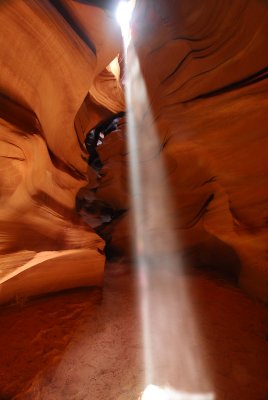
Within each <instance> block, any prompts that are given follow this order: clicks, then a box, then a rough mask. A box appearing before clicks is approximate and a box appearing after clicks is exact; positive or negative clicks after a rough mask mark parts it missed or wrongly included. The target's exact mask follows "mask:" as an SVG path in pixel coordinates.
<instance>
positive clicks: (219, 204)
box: [133, 0, 268, 300]
mask: <svg viewBox="0 0 268 400" xmlns="http://www.w3.org/2000/svg"><path fill="white" fill-rule="evenodd" d="M267 12H268V4H267V2H265V1H258V0H250V1H248V0H247V1H245V0H237V1H232V2H230V1H220V2H219V1H216V0H206V1H203V0H202V1H198V0H190V1H179V2H178V1H170V2H166V1H162V0H157V1H143V0H140V1H137V7H136V14H135V17H134V21H133V37H134V42H135V50H136V52H137V54H138V58H139V61H140V64H141V70H142V73H143V77H144V79H145V82H146V86H147V90H148V93H149V98H150V100H151V103H152V109H153V113H154V118H155V120H156V121H157V126H158V132H159V136H160V139H161V142H162V143H164V144H165V146H164V149H163V155H164V157H165V158H166V162H167V164H168V165H172V168H170V169H169V176H168V182H169V185H170V186H171V187H172V188H173V197H174V199H175V204H176V209H177V222H176V225H177V229H178V230H179V236H180V237H181V238H182V239H181V240H182V242H185V245H186V246H187V243H188V245H190V246H197V248H199V251H200V249H201V253H200V260H199V262H200V263H202V262H203V263H204V264H206V263H207V262H210V263H211V261H212V264H213V263H214V267H215V268H217V263H218V262H221V263H222V262H223V264H224V263H225V264H226V265H225V267H227V268H228V263H229V261H230V260H229V259H226V260H225V259H224V258H225V257H227V253H230V251H234V252H235V254H236V255H237V256H238V257H239V260H240V264H241V266H240V267H241V270H240V272H239V281H240V285H241V286H243V287H244V288H245V289H246V290H247V291H249V292H250V293H251V294H253V295H256V296H258V297H261V298H262V299H265V300H268V275H267V272H268V264H267V239H268V233H267V221H268V218H267V217H268V214H267V200H268V186H267V177H268V163H267V150H268V146H267V144H268V143H267V141H268V139H267V126H268V114H267V105H268V100H267V99H268V97H267V93H268V80H267V77H268V53H267V50H266V49H267V34H268V14H267ZM204 205H206V206H205V209H204V208H203V211H202V212H201V213H200V210H201V209H202V207H203V206H204ZM227 249H229V250H228V252H227ZM228 257H229V256H228ZM213 258H214V260H213ZM236 264H237V263H236Z"/></svg>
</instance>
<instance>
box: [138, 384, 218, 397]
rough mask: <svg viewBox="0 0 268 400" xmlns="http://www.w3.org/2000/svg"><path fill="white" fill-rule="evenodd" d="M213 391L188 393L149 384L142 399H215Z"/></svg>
mask: <svg viewBox="0 0 268 400" xmlns="http://www.w3.org/2000/svg"><path fill="white" fill-rule="evenodd" d="M213 399H214V395H213V394H212V393H207V394H200V393H186V392H178V391H175V390H172V389H170V388H160V387H158V386H155V385H149V386H147V388H146V389H145V391H144V392H143V394H142V397H141V400H213Z"/></svg>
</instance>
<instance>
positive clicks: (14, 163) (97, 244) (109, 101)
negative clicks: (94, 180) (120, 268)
mask: <svg viewBox="0 0 268 400" xmlns="http://www.w3.org/2000/svg"><path fill="white" fill-rule="evenodd" d="M0 24H1V37H0V48H1V50H0V59H1V77H0V87H1V97H0V105H1V107H0V108H1V111H0V117H1V119H0V126H1V127H0V155H1V157H0V169H1V188H2V190H1V210H0V220H1V228H0V259H1V274H0V275H1V286H0V302H5V301H10V300H12V299H14V298H20V297H24V296H29V295H35V294H40V293H46V292H50V291H55V290H61V289H65V288H70V287H76V286H87V285H99V284H100V283H101V282H102V274H103V267H104V255H103V248H104V242H103V240H102V239H101V238H100V237H99V236H98V235H97V234H96V233H95V232H94V231H93V230H92V229H91V228H90V227H89V226H87V225H85V224H84V223H83V221H81V219H80V218H79V217H78V216H77V214H76V212H75V197H76V193H77V191H78V190H79V188H80V187H82V186H85V185H86V183H87V169H88V166H87V153H86V150H85V148H84V144H83V143H84V137H83V135H84V134H85V132H86V130H87V129H89V128H90V127H92V126H94V125H95V124H96V123H98V122H99V121H100V120H101V119H103V118H104V117H105V115H111V113H112V112H117V111H119V110H122V109H123V107H124V103H123V96H122V91H121V89H120V88H119V86H118V84H117V81H116V79H115V77H114V75H113V74H112V73H111V72H109V71H108V70H107V71H106V70H105V69H106V67H107V65H108V64H109V63H110V62H111V61H112V59H113V58H114V57H115V56H116V55H117V54H118V52H119V50H120V48H121V35H120V32H119V28H118V26H117V24H116V23H115V21H114V19H113V18H112V17H111V16H110V15H109V13H107V12H105V11H104V10H101V9H99V8H97V7H94V6H89V5H86V4H83V3H79V2H73V1H63V2H54V1H46V2H43V1H33V0H29V1H26V2H24V1H23V2H22V1H16V0H15V1H4V2H1V5H0ZM107 32H109V36H108V35H107ZM108 94H109V95H108ZM84 99H86V100H85V101H84ZM79 128H80V129H79Z"/></svg>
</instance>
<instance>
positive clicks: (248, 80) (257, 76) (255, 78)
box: [182, 67, 268, 104]
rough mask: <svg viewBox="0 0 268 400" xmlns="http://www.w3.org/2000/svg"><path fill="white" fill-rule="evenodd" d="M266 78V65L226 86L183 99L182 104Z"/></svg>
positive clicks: (267, 71) (267, 76)
mask: <svg viewBox="0 0 268 400" xmlns="http://www.w3.org/2000/svg"><path fill="white" fill-rule="evenodd" d="M267 78H268V67H265V68H263V69H261V70H260V71H258V72H256V73H254V74H252V75H250V76H248V77H247V78H244V79H241V80H240V81H237V82H233V83H230V84H229V85H227V86H224V87H222V88H220V89H216V90H212V91H210V92H207V93H204V94H201V95H199V96H196V97H193V98H192V99H190V100H186V101H183V102H182V104H187V103H189V102H191V101H195V100H199V99H206V98H209V97H214V96H218V95H221V94H223V93H227V92H231V91H233V90H236V89H240V88H243V87H245V86H249V85H253V84H254V83H257V82H260V81H263V80H265V79H267Z"/></svg>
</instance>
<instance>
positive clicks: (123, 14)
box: [115, 0, 133, 43]
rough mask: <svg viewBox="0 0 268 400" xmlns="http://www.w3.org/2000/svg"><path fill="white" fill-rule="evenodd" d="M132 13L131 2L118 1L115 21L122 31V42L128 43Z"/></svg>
mask: <svg viewBox="0 0 268 400" xmlns="http://www.w3.org/2000/svg"><path fill="white" fill-rule="evenodd" d="M132 11H133V2H132V1H127V0H125V1H120V2H119V4H118V6H117V9H116V14H115V16H116V19H117V22H118V23H119V25H120V27H121V31H122V35H123V38H124V41H125V42H126V41H127V42H128V43H129V41H130V20H131V16H132Z"/></svg>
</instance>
